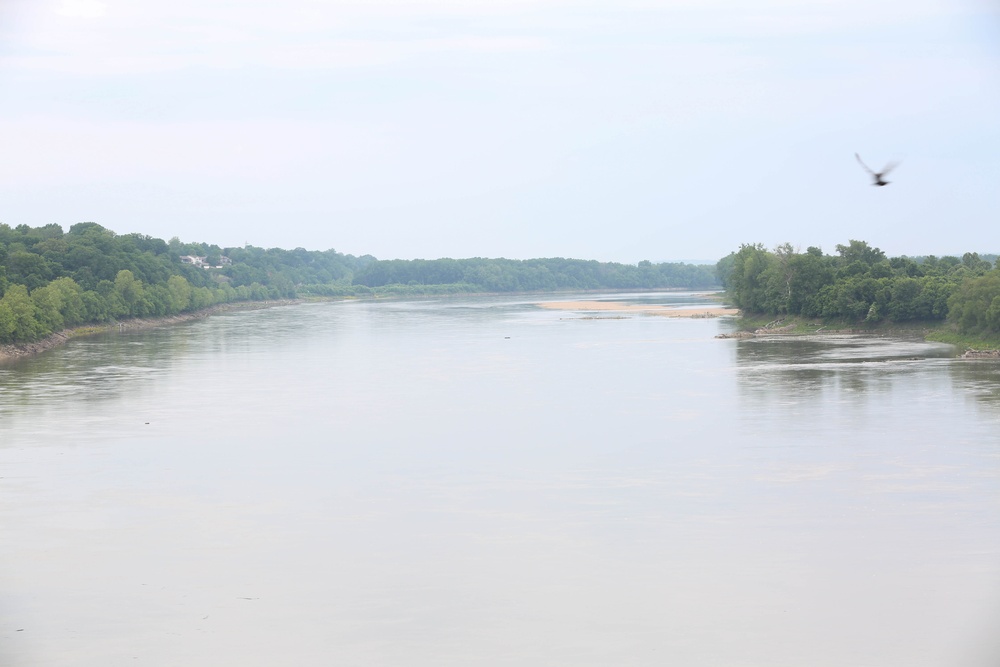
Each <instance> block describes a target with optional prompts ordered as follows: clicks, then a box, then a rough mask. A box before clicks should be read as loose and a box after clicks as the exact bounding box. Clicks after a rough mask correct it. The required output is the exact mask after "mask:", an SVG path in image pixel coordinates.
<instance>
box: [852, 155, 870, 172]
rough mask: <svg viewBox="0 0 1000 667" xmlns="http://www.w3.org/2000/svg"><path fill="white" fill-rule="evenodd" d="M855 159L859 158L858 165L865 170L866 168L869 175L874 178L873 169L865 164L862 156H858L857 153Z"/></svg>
mask: <svg viewBox="0 0 1000 667" xmlns="http://www.w3.org/2000/svg"><path fill="white" fill-rule="evenodd" d="M854 157H856V158H858V163H859V164H860V165H861V166H862V167H864V168H865V171H867V172H868V173H869V174H871V175H872V176H874V175H875V172H874V171H872V170H871V167H869V166H868V165H867V164H865V163H864V160H862V159H861V156H860V155H858V154H857V153H855V154H854Z"/></svg>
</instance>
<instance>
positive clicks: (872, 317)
mask: <svg viewBox="0 0 1000 667" xmlns="http://www.w3.org/2000/svg"><path fill="white" fill-rule="evenodd" d="M836 249H837V254H836V255H834V256H830V255H824V254H823V253H822V252H821V251H820V250H819V249H818V248H809V249H807V250H806V252H804V253H798V252H795V251H794V250H793V249H792V247H791V246H790V245H788V244H785V245H782V246H779V247H777V248H775V249H774V250H773V251H768V250H766V249H765V248H764V247H763V246H761V245H760V244H756V245H749V244H745V245H742V246H740V249H739V250H738V251H737V252H734V253H731V254H730V255H729V256H728V257H726V258H724V259H723V260H721V261H720V262H719V263H718V265H717V270H718V271H719V273H720V276H722V278H723V284H724V286H725V287H726V290H727V293H728V295H729V297H730V298H731V299H732V300H733V303H734V304H735V305H736V306H738V307H739V308H742V309H743V310H745V311H747V312H750V313H762V314H770V315H785V314H788V315H803V316H807V317H822V318H828V319H844V320H850V321H855V322H862V321H866V322H878V321H883V320H888V321H892V322H905V321H915V320H944V319H945V318H949V317H950V319H951V320H952V321H954V322H955V323H956V324H957V325H958V326H959V328H960V329H961V330H963V331H970V332H971V331H978V332H993V333H997V332H1000V269H994V268H992V264H991V263H990V262H989V261H987V260H985V259H982V258H980V257H979V255H977V254H976V253H966V254H965V255H963V256H962V257H961V258H958V257H942V258H937V257H934V256H928V257H919V258H909V257H895V258H891V259H889V258H887V257H886V256H885V253H884V252H882V251H881V250H879V249H878V248H874V247H872V246H869V245H868V244H867V243H865V242H864V241H855V240H852V241H850V242H849V243H848V245H846V246H845V245H837V247H836Z"/></svg>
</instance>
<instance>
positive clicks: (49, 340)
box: [0, 299, 299, 363]
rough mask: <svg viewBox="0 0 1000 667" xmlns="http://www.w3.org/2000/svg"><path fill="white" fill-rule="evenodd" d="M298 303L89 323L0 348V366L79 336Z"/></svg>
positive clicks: (223, 305) (225, 306) (235, 306)
mask: <svg viewBox="0 0 1000 667" xmlns="http://www.w3.org/2000/svg"><path fill="white" fill-rule="evenodd" d="M293 303H299V301H298V300H291V299H289V300H279V301H253V302H248V303H220V304H218V305H215V306H210V307H208V308H203V309H202V310H197V311H194V312H191V313H181V314H179V315H168V316H167V317H150V318H143V317H136V318H133V319H130V320H122V321H120V322H110V323H106V324H92V325H89V326H83V327H75V328H73V329H63V330H62V331H58V332H56V333H53V334H49V335H48V336H46V337H45V338H42V339H41V340H37V341H34V342H32V343H19V344H16V345H0V363H3V362H9V361H14V360H17V359H22V358H24V357H33V356H35V355H37V354H40V353H42V352H45V351H46V350H51V349H52V348H55V347H59V346H60V345H63V344H65V343H66V341H68V340H70V339H71V338H79V337H80V336H92V335H94V334H100V333H110V332H112V331H139V330H142V329H152V328H155V327H163V326H168V325H171V324H180V323H182V322H191V321H192V320H200V319H202V318H205V317H208V316H209V315H214V314H215V313H222V312H228V311H232V310H257V309H260V308H271V307H273V306H285V305H288V304H293Z"/></svg>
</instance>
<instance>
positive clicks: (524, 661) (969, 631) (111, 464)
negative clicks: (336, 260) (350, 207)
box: [0, 294, 1000, 667]
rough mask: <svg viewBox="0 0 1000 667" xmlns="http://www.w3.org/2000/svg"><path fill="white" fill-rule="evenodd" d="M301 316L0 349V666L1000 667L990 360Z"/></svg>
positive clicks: (436, 305)
mask: <svg viewBox="0 0 1000 667" xmlns="http://www.w3.org/2000/svg"><path fill="white" fill-rule="evenodd" d="M571 298H586V299H594V298H601V299H605V300H619V301H627V302H630V303H648V302H655V303H659V304H665V305H696V304H699V303H700V304H704V303H706V302H705V301H704V299H703V297H699V296H698V295H693V294H646V295H620V294H619V295H600V296H598V297H595V295H592V294H591V295H567V296H562V295H560V296H548V297H538V298H535V299H532V298H530V297H502V298H501V297H491V298H477V299H457V298H456V299H437V300H431V299H428V300H413V301H383V302H336V303H319V304H302V305H293V306H286V307H277V308H271V309H267V310H256V311H243V312H231V313H228V314H223V315H218V316H214V317H211V318H209V319H205V320H201V321H197V322H193V323H189V324H184V325H178V326H173V327H167V328H162V329H156V330H151V331H145V332H139V333H134V334H114V335H103V336H97V337H92V338H83V339H77V340H74V341H71V342H70V343H69V344H68V345H66V346H65V347H63V348H60V349H57V350H54V351H51V352H47V353H45V354H43V355H41V356H39V357H37V358H34V359H29V360H26V361H23V362H18V363H17V364H14V365H7V366H2V367H0V665H3V666H4V667H35V666H53V667H75V666H80V667H84V666H86V667H91V666H101V667H117V666H121V665H157V666H164V667H168V666H169V667H173V666H184V667H202V666H204V667H228V666H233V667H254V666H261V667H263V666H267V667H271V666H274V665H296V666H297V665H336V666H338V667H341V666H348V667H355V666H356V667H372V666H375V667H380V666H407V667H409V666H424V665H427V666H432V665H433V666H442V665H443V666H459V665H461V666H466V667H467V666H470V665H477V666H478V665H485V666H493V665H510V666H515V665H516V666H518V667H522V666H533V665H560V666H566V667H577V666H585V665H599V666H618V665H629V666H632V665H657V666H662V665H678V666H683V667H691V666H693V667H700V666H705V667H727V666H747V667H757V666H759V667H785V666H787V667H803V666H808V667H826V666H829V667H846V666H850V667H864V666H872V667H875V666H890V665H891V666H900V667H902V666H905V667H924V666H927V667H931V666H933V667H939V666H940V667H966V666H967V667H996V665H1000V630H998V628H1000V364H998V363H997V362H990V361H963V360H960V359H957V358H955V357H954V356H953V350H952V348H951V347H949V346H944V345H937V344H932V343H925V342H923V341H922V340H919V339H915V338H910V339H907V338H875V337H860V336H843V335H818V336H807V337H794V338H792V337H772V338H757V339H750V340H727V339H716V338H715V335H716V334H718V333H720V332H725V331H730V330H732V329H733V328H734V326H735V325H734V323H733V321H732V320H731V319H727V318H717V319H680V318H668V317H660V316H654V315H649V314H642V313H638V312H634V311H626V312H621V313H615V312H613V311H594V312H586V311H573V310H550V309H543V308H539V307H538V306H537V305H535V301H538V300H540V299H544V300H552V301H555V300H569V299H571Z"/></svg>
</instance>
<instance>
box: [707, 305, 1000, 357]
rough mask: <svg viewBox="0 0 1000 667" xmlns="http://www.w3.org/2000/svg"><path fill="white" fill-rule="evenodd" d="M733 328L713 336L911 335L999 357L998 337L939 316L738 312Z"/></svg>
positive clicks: (969, 353)
mask: <svg viewBox="0 0 1000 667" xmlns="http://www.w3.org/2000/svg"><path fill="white" fill-rule="evenodd" d="M737 323H738V327H739V328H738V329H737V330H736V331H733V332H730V333H725V334H719V335H718V336H716V338H755V337H758V336H778V335H793V336H794V335H806V334H869V335H876V336H913V335H919V336H922V337H923V338H924V340H929V341H934V342H937V343H948V344H950V345H954V346H955V348H956V350H957V351H958V353H959V356H961V357H962V358H964V359H1000V337H998V336H984V335H975V334H962V333H959V332H958V331H957V330H956V329H955V328H954V326H953V325H951V324H949V323H948V322H941V321H938V320H935V321H929V322H905V323H899V322H877V323H859V322H846V321H823V320H819V319H809V318H802V317H786V318H782V319H779V320H768V319H767V316H754V315H741V316H740V318H739V319H738V320H737Z"/></svg>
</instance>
